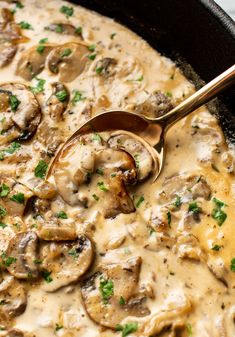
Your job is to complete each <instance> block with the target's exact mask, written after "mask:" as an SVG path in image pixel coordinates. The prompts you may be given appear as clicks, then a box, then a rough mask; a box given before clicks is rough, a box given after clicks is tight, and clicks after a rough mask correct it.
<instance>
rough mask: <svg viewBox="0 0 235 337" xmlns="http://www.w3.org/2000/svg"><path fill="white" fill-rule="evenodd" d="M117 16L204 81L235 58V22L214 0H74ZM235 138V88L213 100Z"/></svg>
mask: <svg viewBox="0 0 235 337" xmlns="http://www.w3.org/2000/svg"><path fill="white" fill-rule="evenodd" d="M72 2H74V3H77V4H79V5H82V6H84V7H87V8H89V9H92V10H95V11H97V12H99V13H101V14H103V15H106V16H109V17H111V18H114V19H115V20H116V21H118V22H120V23H122V24H124V25H126V26H127V27H128V28H130V29H131V30H133V31H135V32H136V33H137V34H139V35H140V36H142V37H143V38H144V39H145V40H147V41H148V42H149V43H150V44H151V45H152V46H153V47H154V48H156V49H157V50H159V51H160V52H161V53H162V54H164V55H166V56H169V57H170V58H171V59H173V60H174V61H175V62H176V63H177V64H178V65H179V66H180V67H181V69H182V71H183V72H184V74H185V75H186V76H187V77H188V79H190V80H191V81H193V82H194V84H195V85H196V86H197V87H200V86H201V85H202V83H203V81H206V82H208V81H209V80H211V79H212V78H213V77H215V76H216V75H218V74H219V73H222V72H223V71H224V70H225V69H226V68H228V67H229V66H231V65H232V64H234V63H235V23H234V21H233V20H232V19H230V18H229V16H228V15H226V14H225V13H224V11H223V10H222V9H221V8H220V7H219V6H218V5H216V4H215V2H214V1H213V0H142V1H141V0H72ZM210 109H211V110H213V112H215V113H216V114H217V115H218V117H219V119H220V122H221V124H222V127H223V130H224V132H225V134H226V136H227V138H228V139H229V140H230V141H232V142H233V143H234V144H235V88H233V89H231V90H230V91H227V92H226V93H225V94H224V95H223V96H221V97H220V101H217V100H215V102H214V104H211V105H210Z"/></svg>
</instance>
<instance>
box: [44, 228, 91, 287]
mask: <svg viewBox="0 0 235 337" xmlns="http://www.w3.org/2000/svg"><path fill="white" fill-rule="evenodd" d="M93 258H94V248H93V244H92V242H91V241H90V239H89V238H88V237H87V236H85V235H84V234H79V235H78V237H77V240H76V241H74V242H64V243H58V242H57V243H55V242H53V243H50V244H48V243H47V244H44V245H43V246H42V249H41V259H42V261H43V262H42V265H41V266H42V270H43V272H44V273H45V271H47V272H49V273H50V277H51V282H49V283H46V284H45V285H44V286H43V289H44V290H45V291H47V292H53V291H56V290H58V289H59V288H61V287H64V286H66V285H68V284H70V283H73V282H77V281H78V280H79V279H80V278H81V276H83V275H84V274H85V272H86V271H87V270H88V268H89V267H90V265H91V263H92V261H93Z"/></svg>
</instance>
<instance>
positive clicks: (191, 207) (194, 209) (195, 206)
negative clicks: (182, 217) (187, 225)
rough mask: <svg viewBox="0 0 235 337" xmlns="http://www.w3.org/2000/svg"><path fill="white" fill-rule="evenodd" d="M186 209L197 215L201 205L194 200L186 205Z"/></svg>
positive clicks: (200, 210)
mask: <svg viewBox="0 0 235 337" xmlns="http://www.w3.org/2000/svg"><path fill="white" fill-rule="evenodd" d="M188 211H189V212H193V214H195V215H198V214H199V213H201V212H202V209H201V207H199V206H198V204H197V203H196V201H193V202H191V203H190V204H189V205H188Z"/></svg>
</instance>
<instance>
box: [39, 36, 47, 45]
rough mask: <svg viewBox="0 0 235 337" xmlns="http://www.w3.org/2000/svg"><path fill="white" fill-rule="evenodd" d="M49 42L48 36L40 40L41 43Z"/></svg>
mask: <svg viewBox="0 0 235 337" xmlns="http://www.w3.org/2000/svg"><path fill="white" fill-rule="evenodd" d="M47 42H48V37H45V38H43V39H41V40H40V41H39V43H40V44H43V43H47Z"/></svg>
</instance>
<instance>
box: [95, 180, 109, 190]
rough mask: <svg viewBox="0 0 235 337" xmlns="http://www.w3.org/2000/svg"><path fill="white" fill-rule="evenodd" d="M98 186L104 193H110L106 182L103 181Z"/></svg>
mask: <svg viewBox="0 0 235 337" xmlns="http://www.w3.org/2000/svg"><path fill="white" fill-rule="evenodd" d="M97 186H98V187H99V189H100V190H101V191H103V192H107V191H108V188H107V187H106V186H105V184H104V182H103V181H99V182H98V183H97Z"/></svg>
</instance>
